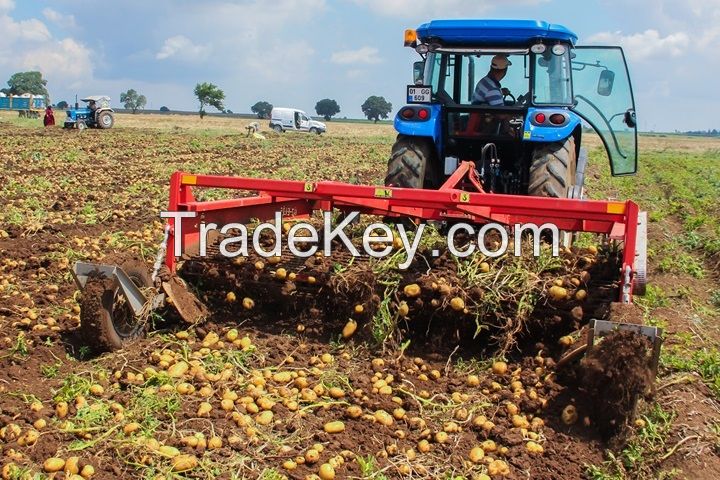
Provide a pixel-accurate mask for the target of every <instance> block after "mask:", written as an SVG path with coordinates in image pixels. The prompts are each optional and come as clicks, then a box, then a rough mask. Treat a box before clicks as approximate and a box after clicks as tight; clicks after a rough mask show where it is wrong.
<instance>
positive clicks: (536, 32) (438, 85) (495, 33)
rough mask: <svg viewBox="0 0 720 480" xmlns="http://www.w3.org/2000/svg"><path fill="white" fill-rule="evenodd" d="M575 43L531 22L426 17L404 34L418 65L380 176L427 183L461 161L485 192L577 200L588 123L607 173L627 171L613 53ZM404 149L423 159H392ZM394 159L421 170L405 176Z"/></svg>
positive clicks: (627, 96) (628, 127)
mask: <svg viewBox="0 0 720 480" xmlns="http://www.w3.org/2000/svg"><path fill="white" fill-rule="evenodd" d="M576 42H577V36H576V35H575V34H574V33H573V32H571V31H570V30H568V29H567V28H565V27H563V26H560V25H553V24H548V23H546V22H538V21H529V20H434V21H431V22H429V23H425V24H423V25H421V26H420V27H419V28H417V29H416V30H407V31H406V32H405V45H406V46H408V47H412V48H414V49H415V50H416V51H417V53H418V54H419V55H420V56H421V60H420V61H418V62H416V63H415V64H414V66H413V77H414V78H413V84H412V85H408V86H407V101H408V105H407V106H405V107H403V108H402V109H401V110H400V111H399V112H398V114H397V116H396V118H395V128H396V130H397V131H398V133H399V136H398V142H399V143H400V145H399V148H397V149H394V151H393V157H391V160H390V165H389V168H388V178H387V179H386V183H388V184H395V185H397V186H406V187H413V188H422V187H435V188H437V187H438V186H439V185H441V184H442V183H443V181H444V179H446V178H447V177H448V176H449V175H451V174H452V173H453V172H454V171H455V169H457V167H458V165H459V164H460V163H461V162H462V161H463V160H470V161H473V162H475V164H476V166H477V169H478V172H479V173H480V175H481V178H482V179H483V184H484V188H485V189H486V190H487V191H491V192H496V193H512V194H531V195H543V196H555V197H566V196H569V197H577V198H579V196H580V195H581V190H582V182H583V179H584V177H583V174H584V165H585V162H586V158H585V153H584V150H582V149H581V137H582V133H583V131H584V129H588V128H592V129H593V130H595V132H597V134H598V135H599V136H600V138H601V139H602V142H603V143H604V145H605V147H606V150H607V152H608V157H609V159H610V166H611V169H612V173H613V175H627V174H633V173H635V172H636V169H637V147H636V122H635V108H634V101H633V95H632V89H631V86H630V79H629V75H628V70H627V66H626V64H625V58H624V55H623V52H622V49H620V48H619V47H579V46H577V45H576ZM396 145H398V144H396ZM407 145H410V146H411V147H412V149H414V150H415V151H417V152H419V156H420V157H423V158H422V159H421V160H419V161H415V162H413V161H412V159H408V158H406V157H405V155H404V154H401V155H400V156H399V157H398V161H396V162H393V158H394V157H396V156H397V154H398V152H399V150H400V149H402V148H403V147H406V146H407ZM401 163H405V164H407V163H410V164H417V165H418V166H419V163H424V166H422V168H420V169H415V172H408V171H407V170H405V171H401V168H399V167H400V164H401ZM557 167H561V168H557ZM417 173H420V174H422V175H418V174H417ZM578 174H579V176H578ZM420 176H422V178H419V177H420ZM413 177H414V178H413ZM552 177H555V178H554V179H553V178H552ZM408 180H409V181H408Z"/></svg>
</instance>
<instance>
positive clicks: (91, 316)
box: [80, 260, 152, 351]
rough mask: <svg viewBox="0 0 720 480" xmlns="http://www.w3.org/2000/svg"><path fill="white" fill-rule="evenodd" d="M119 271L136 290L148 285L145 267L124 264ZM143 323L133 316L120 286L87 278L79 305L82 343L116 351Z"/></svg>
mask: <svg viewBox="0 0 720 480" xmlns="http://www.w3.org/2000/svg"><path fill="white" fill-rule="evenodd" d="M122 269H123V270H124V271H125V273H126V274H127V275H128V277H130V279H131V280H132V281H133V282H134V283H135V285H137V286H138V287H139V288H141V289H144V288H147V287H151V286H152V280H151V279H150V275H149V273H148V271H147V268H146V267H145V265H144V264H143V263H142V262H140V261H138V260H134V261H129V262H125V263H124V264H123V265H122ZM144 328H145V322H144V321H142V319H139V318H137V317H136V316H135V313H134V312H133V310H132V308H131V307H130V304H129V303H128V301H127V299H126V298H125V296H124V295H123V293H122V291H121V289H120V287H119V286H118V285H116V284H115V282H114V281H113V280H112V279H108V278H104V277H91V278H88V281H87V284H86V285H85V289H84V290H83V296H82V301H81V304H80V329H81V332H82V336H83V338H84V341H85V343H86V344H87V345H88V346H89V347H91V348H93V349H95V350H100V351H113V350H120V349H121V348H123V346H124V345H125V344H126V343H127V342H129V341H131V340H133V339H135V338H137V337H139V336H141V335H142V334H143V331H144Z"/></svg>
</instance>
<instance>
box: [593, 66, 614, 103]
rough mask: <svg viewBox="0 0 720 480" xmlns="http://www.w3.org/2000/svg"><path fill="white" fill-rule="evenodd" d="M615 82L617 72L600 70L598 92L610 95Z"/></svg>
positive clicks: (604, 95) (606, 95) (605, 95)
mask: <svg viewBox="0 0 720 480" xmlns="http://www.w3.org/2000/svg"><path fill="white" fill-rule="evenodd" d="M614 82H615V72H613V71H612V70H603V71H602V72H600V79H599V80H598V86H597V93H598V95H602V96H603V97H609V96H610V94H611V93H612V89H613V83H614Z"/></svg>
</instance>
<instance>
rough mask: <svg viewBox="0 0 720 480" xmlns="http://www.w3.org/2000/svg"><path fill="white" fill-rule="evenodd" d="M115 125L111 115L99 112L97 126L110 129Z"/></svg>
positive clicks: (106, 112)
mask: <svg viewBox="0 0 720 480" xmlns="http://www.w3.org/2000/svg"><path fill="white" fill-rule="evenodd" d="M114 124H115V118H114V117H113V114H112V113H110V112H108V111H104V112H100V113H99V114H98V116H97V125H98V126H99V127H100V128H112V126H113V125H114Z"/></svg>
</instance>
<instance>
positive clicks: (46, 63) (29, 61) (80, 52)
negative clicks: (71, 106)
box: [20, 38, 93, 86]
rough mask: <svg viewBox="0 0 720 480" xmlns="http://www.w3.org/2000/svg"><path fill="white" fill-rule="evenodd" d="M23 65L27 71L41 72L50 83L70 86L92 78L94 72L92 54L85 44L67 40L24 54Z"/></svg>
mask: <svg viewBox="0 0 720 480" xmlns="http://www.w3.org/2000/svg"><path fill="white" fill-rule="evenodd" d="M20 63H21V65H22V67H23V68H24V69H25V70H39V71H41V72H42V73H43V76H44V77H45V78H46V79H48V83H50V81H62V82H64V83H65V84H69V85H70V86H73V85H75V84H76V83H77V82H78V81H80V80H83V79H86V78H90V77H91V75H92V71H93V63H92V52H91V51H90V50H89V49H88V48H87V47H85V46H84V45H83V44H81V43H79V42H77V41H75V40H73V39H72V38H65V39H63V40H60V41H53V42H49V43H47V44H45V45H42V46H40V47H38V48H36V49H32V50H28V51H26V52H24V54H23V55H22V59H21V62H20Z"/></svg>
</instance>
